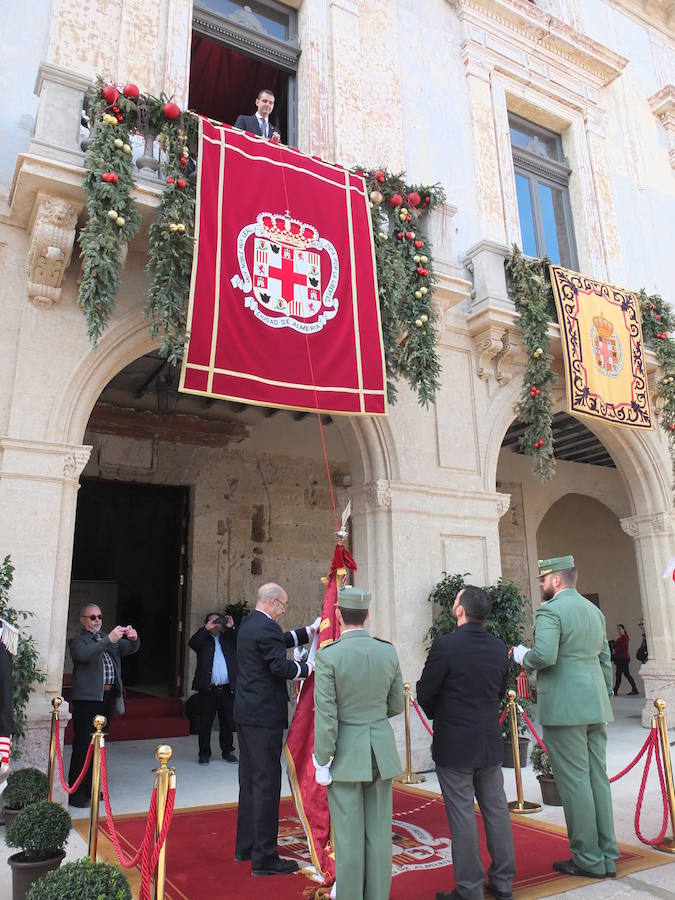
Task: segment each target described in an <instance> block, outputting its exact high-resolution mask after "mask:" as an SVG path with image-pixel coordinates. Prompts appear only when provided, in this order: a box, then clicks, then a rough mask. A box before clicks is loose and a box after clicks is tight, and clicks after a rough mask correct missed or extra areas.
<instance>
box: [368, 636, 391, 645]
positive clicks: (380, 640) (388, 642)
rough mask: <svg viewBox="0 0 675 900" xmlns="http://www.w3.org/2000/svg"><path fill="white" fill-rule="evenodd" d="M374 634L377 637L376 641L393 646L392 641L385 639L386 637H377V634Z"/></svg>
mask: <svg viewBox="0 0 675 900" xmlns="http://www.w3.org/2000/svg"><path fill="white" fill-rule="evenodd" d="M372 636H373V637H374V638H375V640H376V641H379V642H380V643H381V644H389V646H390V647H391V646H393V645H392V643H391V641H385V639H384V638H379V637H375V635H372Z"/></svg>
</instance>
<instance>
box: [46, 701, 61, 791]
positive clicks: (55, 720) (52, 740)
mask: <svg viewBox="0 0 675 900" xmlns="http://www.w3.org/2000/svg"><path fill="white" fill-rule="evenodd" d="M62 703H63V700H62V699H61V697H52V731H51V734H50V735H49V764H48V766H47V778H48V779H49V794H48V795H47V799H48V800H51V799H52V794H53V793H54V767H55V765H56V742H57V741H58V740H60V737H59V709H60V707H61V704H62Z"/></svg>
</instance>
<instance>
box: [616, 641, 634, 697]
mask: <svg viewBox="0 0 675 900" xmlns="http://www.w3.org/2000/svg"><path fill="white" fill-rule="evenodd" d="M616 630H617V632H618V637H617V639H616V641H615V642H614V665H615V667H616V678H615V679H614V694H615V695H616V696H617V697H618V696H619V685H620V684H621V676H622V675H625V676H626V678H627V679H628V683H629V684H630V686H631V691H630V694H628V696H635V695H637V694H638V693H639V691H638V689H637V686H636V684H635V682H634V681H633V676H632V675H631V674H630V670H629V668H628V666H629V665H630V651H629V649H628V632H627V631H626V628H625V626H624V625H617V626H616Z"/></svg>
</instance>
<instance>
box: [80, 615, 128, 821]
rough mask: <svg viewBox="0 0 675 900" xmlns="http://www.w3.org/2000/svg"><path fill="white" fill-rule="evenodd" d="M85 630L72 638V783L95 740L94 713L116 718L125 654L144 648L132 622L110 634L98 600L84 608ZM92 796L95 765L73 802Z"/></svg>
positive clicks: (81, 618)
mask: <svg viewBox="0 0 675 900" xmlns="http://www.w3.org/2000/svg"><path fill="white" fill-rule="evenodd" d="M80 622H81V623H82V631H81V632H80V633H79V634H78V635H76V636H75V637H74V638H72V640H71V641H70V644H69V646H70V655H71V657H72V659H73V663H74V667H73V696H72V700H71V712H72V714H73V755H72V756H71V758H70V771H69V773H68V781H69V783H70V784H72V783H73V782H74V781H75V780H76V779H77V777H78V775H79V774H80V772H81V771H82V766H83V765H84V760H85V758H86V756H87V747H88V746H89V742H90V740H91V732H92V729H93V725H92V719H93V718H94V716H105V717H106V719H107V720H108V722H110V720H111V719H112V717H113V715H114V714H115V712H116V710H117V708H118V707H119V705H120V700H121V698H122V691H123V685H122V666H121V659H122V657H123V656H130V655H131V654H132V653H136V651H137V650H139V649H140V646H141V642H140V641H139V639H138V634H137V633H136V629H135V628H133V626H131V625H116V626H115V627H114V628H113V629H112V631H111V632H110V633H109V634H108V633H106V632H105V631H102V630H101V628H102V625H103V616H102V614H101V610H100V609H99V607H98V606H96V604H95V603H89V604H87V605H86V606H83V607H82V609H81V610H80ZM90 798H91V767H90V768H89V771H88V772H87V774H86V775H85V777H84V778H83V779H82V783H81V784H80V786H79V788H78V789H77V791H76V792H75V793H74V794H71V796H70V799H69V801H68V802H69V804H70V805H71V806H78V807H84V806H88V804H89V802H90Z"/></svg>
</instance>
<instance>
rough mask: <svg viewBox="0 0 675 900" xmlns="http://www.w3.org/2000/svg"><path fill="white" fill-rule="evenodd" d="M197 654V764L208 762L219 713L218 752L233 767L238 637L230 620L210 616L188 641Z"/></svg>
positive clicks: (193, 686) (223, 617)
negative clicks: (214, 722)
mask: <svg viewBox="0 0 675 900" xmlns="http://www.w3.org/2000/svg"><path fill="white" fill-rule="evenodd" d="M190 647H191V648H192V649H193V650H194V651H195V653H196V654H197V669H196V671H195V677H194V680H193V682H192V690H193V691H199V700H200V714H199V764H200V765H202V766H204V765H208V763H209V760H210V759H211V729H212V728H213V720H214V719H215V717H216V713H218V730H219V737H220V752H221V753H222V754H223V759H224V760H226V761H227V762H231V763H236V762H237V757H236V756H235V755H234V752H233V751H234V744H233V743H232V732H233V731H234V719H233V715H232V710H233V704H234V687H235V684H236V682H237V633H236V629H235V627H234V619H233V618H232V616H222V617H221V616H220V615H219V614H218V613H215V612H211V613H209V614H208V615H207V616H206V618H205V619H204V625H203V627H202V628H200V629H199V631H195V633H194V634H193V635H192V637H191V638H190Z"/></svg>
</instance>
